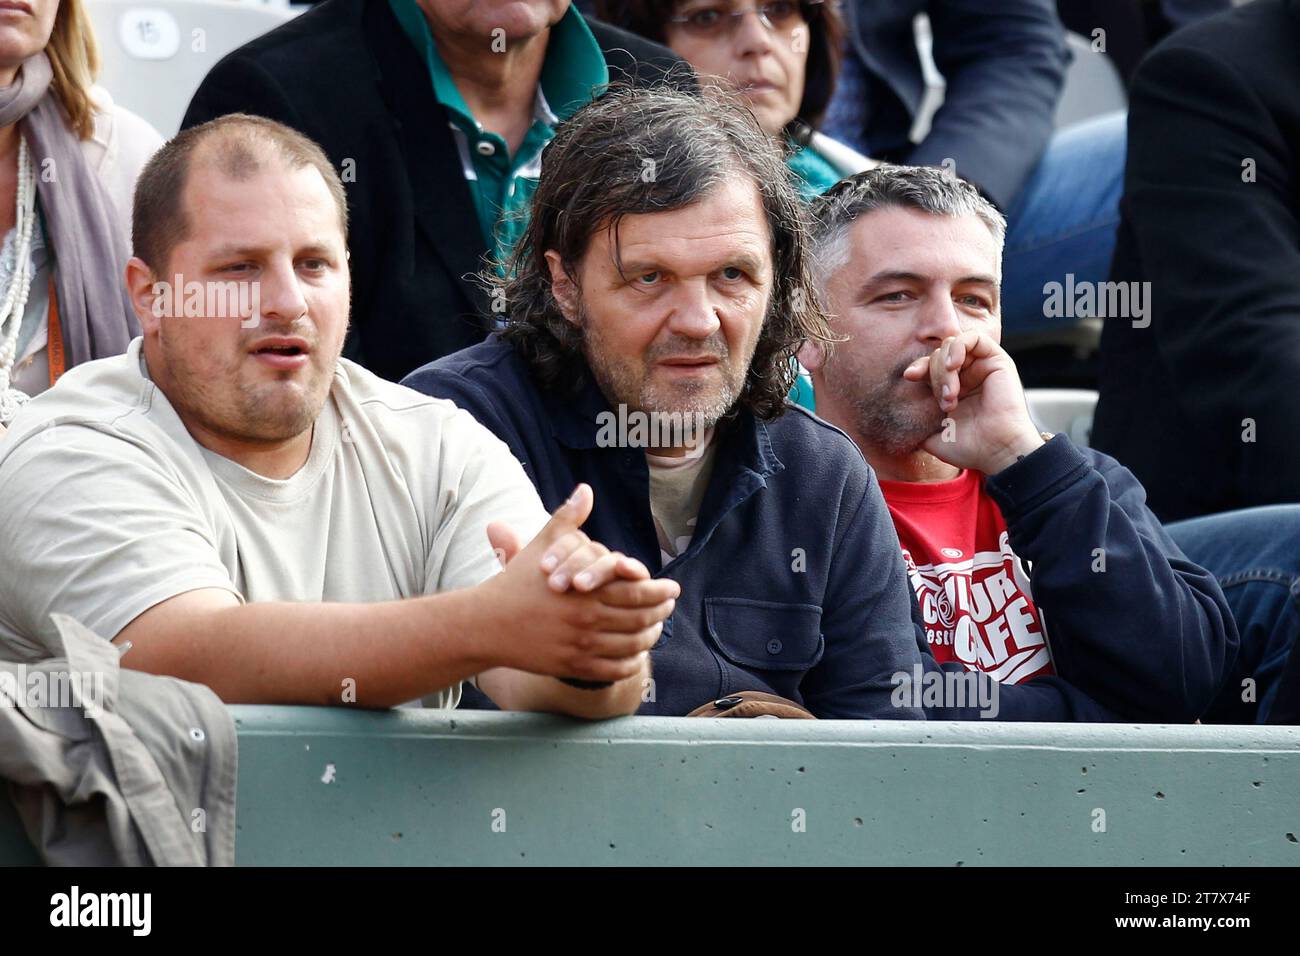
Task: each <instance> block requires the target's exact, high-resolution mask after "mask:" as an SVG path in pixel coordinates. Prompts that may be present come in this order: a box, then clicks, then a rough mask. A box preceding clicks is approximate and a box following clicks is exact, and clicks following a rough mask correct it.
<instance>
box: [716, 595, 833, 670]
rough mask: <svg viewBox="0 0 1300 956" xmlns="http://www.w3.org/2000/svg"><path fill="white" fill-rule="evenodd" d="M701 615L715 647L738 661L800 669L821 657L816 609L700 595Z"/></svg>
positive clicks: (746, 664)
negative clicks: (701, 599) (701, 597)
mask: <svg viewBox="0 0 1300 956" xmlns="http://www.w3.org/2000/svg"><path fill="white" fill-rule="evenodd" d="M704 617H705V622H706V623H707V625H708V628H709V636H710V637H712V638H713V642H714V644H716V645H717V647H718V650H720V651H721V652H722V654H723V655H724V656H725V657H726V658H727V659H728V660H730V661H732V662H733V663H735V664H739V665H740V666H741V667H752V668H754V669H756V670H769V671H806V670H808V669H809V668H811V667H812V666H813V665H815V664H816V663H817V662H818V661H819V660H821V659H822V653H823V652H824V650H825V647H826V641H825V640H824V639H823V637H822V632H821V623H822V609H821V608H819V607H817V606H816V605H815V604H784V603H781V602H778V601H753V600H750V599H748V598H723V597H711V598H705V599H704Z"/></svg>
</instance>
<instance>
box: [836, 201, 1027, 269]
mask: <svg viewBox="0 0 1300 956" xmlns="http://www.w3.org/2000/svg"><path fill="white" fill-rule="evenodd" d="M847 239H848V245H849V263H848V264H850V265H851V266H852V269H851V270H850V271H851V272H852V274H853V275H854V276H856V277H862V276H864V275H865V274H870V273H875V272H880V271H885V270H888V271H891V272H913V273H916V274H919V275H925V276H932V277H935V278H945V277H946V278H953V277H955V276H958V275H975V274H981V273H986V274H987V273H991V274H993V275H999V274H1001V263H1000V262H999V256H998V252H999V250H998V243H997V240H996V239H994V238H993V234H992V233H991V232H990V231H989V227H988V226H987V225H985V223H984V221H983V220H982V219H980V218H979V217H978V216H976V215H974V214H973V213H972V214H970V215H964V216H945V215H936V214H934V213H929V212H925V211H923V210H920V209H903V208H897V207H890V208H886V209H876V210H873V211H872V212H869V213H867V214H866V215H863V216H860V217H858V219H857V220H856V221H855V222H854V223H853V224H852V226H850V228H849V231H848V235H847Z"/></svg>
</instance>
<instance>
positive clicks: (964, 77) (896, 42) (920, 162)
mask: <svg viewBox="0 0 1300 956" xmlns="http://www.w3.org/2000/svg"><path fill="white" fill-rule="evenodd" d="M844 12H845V16H846V19H847V20H848V30H849V42H848V44H847V46H848V49H847V51H846V52H847V56H846V60H845V64H844V66H843V68H842V70H841V73H842V77H841V82H840V84H839V86H838V87H837V90H836V94H835V97H834V98H833V99H832V102H831V109H830V112H829V113H828V115H827V120H826V123H825V131H826V132H827V133H828V134H830V135H831V136H833V137H835V138H837V139H841V140H843V141H844V142H846V143H849V144H850V145H852V146H855V147H856V148H857V149H859V150H860V151H862V152H864V153H866V154H867V155H869V156H874V157H877V158H880V159H890V160H893V161H894V162H905V163H909V164H911V165H915V166H939V165H942V164H943V161H944V160H945V159H948V158H951V159H952V160H953V161H954V162H955V163H956V172H957V175H959V176H962V177H964V178H966V179H969V180H970V181H971V182H973V183H975V184H976V185H977V186H979V187H980V188H981V189H982V190H984V192H985V193H986V194H987V195H988V196H989V197H990V198H991V199H992V200H993V201H994V202H996V203H997V204H998V205H999V206H1000V207H1002V209H1004V210H1005V209H1007V208H1008V207H1010V205H1011V203H1012V202H1013V201H1014V199H1015V197H1016V196H1017V194H1019V192H1020V189H1021V187H1022V186H1024V184H1025V182H1026V180H1028V178H1029V174H1030V172H1031V171H1032V170H1033V168H1034V165H1035V164H1036V163H1037V162H1038V160H1039V158H1040V157H1041V156H1042V155H1043V150H1044V149H1046V148H1047V140H1048V138H1049V137H1050V136H1051V135H1052V128H1053V123H1054V118H1055V114H1056V102H1057V99H1058V98H1059V97H1060V94H1061V88H1062V86H1063V85H1064V83H1065V71H1066V67H1067V66H1068V65H1069V62H1070V53H1069V49H1068V48H1067V46H1066V44H1065V28H1064V27H1063V26H1062V25H1061V21H1060V19H1059V18H1058V17H1057V14H1056V6H1055V2H1054V0H870V2H866V0H849V2H848V3H845V4H844ZM918 13H926V14H929V17H930V32H931V34H932V36H933V40H934V46H933V52H934V61H935V65H936V66H937V67H938V69H939V72H940V73H941V74H943V77H944V81H945V82H946V84H947V87H946V90H945V93H944V103H943V106H942V107H940V109H939V112H938V113H937V114H935V117H934V121H933V123H932V124H931V127H930V132H929V133H928V134H927V135H926V137H925V139H924V140H922V141H921V143H920V144H919V145H917V146H915V147H914V146H913V145H912V143H911V141H910V140H909V138H908V134H909V132H910V130H911V128H912V123H913V120H914V119H915V117H916V114H917V111H918V109H919V108H920V105H921V99H922V97H923V96H924V94H925V78H924V77H923V76H922V73H921V60H920V56H919V55H918V53H917V50H916V42H915V40H914V39H913V34H912V21H913V20H914V19H915V18H916V15H917V14H918Z"/></svg>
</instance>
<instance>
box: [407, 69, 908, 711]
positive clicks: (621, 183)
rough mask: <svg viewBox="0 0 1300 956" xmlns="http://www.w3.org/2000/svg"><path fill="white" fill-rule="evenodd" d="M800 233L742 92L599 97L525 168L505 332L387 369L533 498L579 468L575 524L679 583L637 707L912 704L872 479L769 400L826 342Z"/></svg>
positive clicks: (851, 452) (902, 583)
mask: <svg viewBox="0 0 1300 956" xmlns="http://www.w3.org/2000/svg"><path fill="white" fill-rule="evenodd" d="M806 229H807V227H806V218H805V212H804V204H803V203H802V201H801V200H800V199H799V196H798V194H797V192H796V191H795V188H794V186H793V184H792V182H791V180H790V178H789V177H788V176H787V174H786V171H785V168H784V166H783V164H782V158H781V155H780V152H779V150H778V149H777V148H776V147H775V146H774V145H773V144H772V141H771V139H770V138H769V137H768V136H767V135H766V134H765V133H764V132H763V130H762V129H761V127H760V126H759V125H758V123H757V122H756V121H755V119H754V117H753V115H752V114H751V113H750V112H749V111H748V110H747V109H746V108H745V107H744V106H743V105H741V104H740V103H739V102H737V101H734V100H731V99H728V98H722V97H695V96H690V95H683V94H680V93H674V92H669V91H666V90H661V91H653V92H645V91H626V92H622V93H611V94H608V95H606V96H605V97H604V98H602V99H601V100H600V101H598V102H597V103H595V104H593V105H591V106H588V107H586V108H584V109H583V110H581V111H579V113H577V114H576V115H575V116H574V117H573V119H572V120H571V121H570V122H569V123H567V124H565V125H564V126H563V127H561V128H560V130H559V131H558V133H557V135H556V138H555V139H554V140H553V141H552V143H551V145H550V146H549V147H548V148H547V152H546V154H545V156H544V157H543V161H542V174H541V178H540V181H539V183H538V189H537V193H536V195H535V197H534V203H533V208H532V215H531V220H530V224H529V226H528V229H527V231H526V232H525V234H524V236H523V238H522V240H521V242H520V244H519V246H518V249H517V251H516V256H515V259H514V261H513V264H512V268H511V270H510V273H509V276H508V281H507V283H506V284H505V285H504V287H502V288H501V289H499V291H498V293H497V297H498V301H500V302H501V303H502V314H503V317H504V318H505V319H506V323H507V327H506V329H505V331H504V333H503V334H502V335H501V336H498V337H494V338H493V339H491V340H489V341H488V342H487V343H484V344H482V345H478V346H474V347H472V348H469V349H466V350H464V351H462V352H460V353H457V354H455V355H452V356H448V357H447V358H445V359H442V360H440V361H438V362H435V363H433V364H431V365H428V366H425V367H424V368H423V369H421V370H419V371H418V372H415V373H414V374H412V375H411V376H409V377H408V378H407V379H406V384H409V385H411V386H413V387H415V388H417V389H419V390H421V391H423V392H426V393H428V394H431V395H435V396H438V397H443V398H450V399H452V400H453V401H455V402H456V404H458V405H460V406H461V407H462V408H465V409H467V410H469V411H470V412H471V413H472V414H473V415H474V416H475V417H477V418H478V419H479V420H480V421H481V422H482V423H483V424H485V425H487V426H488V428H489V429H491V430H492V431H494V432H495V433H496V434H497V435H498V436H499V437H500V438H502V439H503V440H504V441H505V442H506V444H507V445H509V446H510V448H511V450H512V451H513V452H514V453H515V455H516V456H517V457H518V458H519V459H520V460H521V461H522V462H523V463H524V467H525V469H526V470H527V471H528V473H529V476H530V477H531V478H532V479H533V482H534V483H535V484H536V485H537V488H538V491H539V493H540V494H541V497H542V499H543V501H549V500H551V499H552V498H554V497H555V496H556V495H559V494H560V488H561V486H563V485H564V484H565V483H568V484H569V485H570V487H572V483H573V478H574V476H579V475H581V476H583V479H582V480H584V481H586V482H588V483H589V484H591V485H592V487H593V488H594V489H595V491H596V495H595V499H596V505H595V509H594V511H593V513H592V517H591V519H590V522H589V524H588V526H587V527H588V530H589V531H590V533H591V534H593V536H595V537H597V538H600V537H601V536H603V535H612V536H613V537H615V538H617V539H618V540H619V541H620V542H622V544H621V545H620V548H621V549H622V550H625V551H626V553H628V554H629V555H634V556H637V557H639V558H640V559H641V560H642V561H643V562H645V563H646V564H647V566H648V567H649V568H650V569H651V570H652V571H658V572H659V575H660V576H664V577H670V578H673V579H675V580H677V581H678V582H679V583H680V584H681V585H682V596H681V598H680V599H679V602H678V604H677V608H676V611H675V613H674V614H673V616H672V617H671V618H670V619H669V620H668V621H666V622H665V629H664V636H663V638H662V639H661V640H660V642H659V644H658V645H657V646H656V648H655V649H654V650H653V651H652V660H653V662H654V672H655V677H654V684H652V685H651V686H650V687H648V688H647V693H646V694H644V695H643V703H642V706H641V710H640V712H641V713H654V714H666V715H680V714H685V713H688V712H689V711H691V710H692V709H694V708H695V707H696V706H698V705H700V704H702V703H705V702H707V701H710V700H713V699H715V698H720V697H723V696H724V695H727V694H734V693H738V692H740V691H763V692H767V693H774V694H779V695H780V696H782V697H786V698H790V699H793V700H796V701H798V702H800V703H802V704H803V705H804V706H805V707H807V708H808V709H809V710H810V711H812V712H813V713H814V714H815V715H816V716H818V717H836V718H848V717H913V718H916V717H921V716H923V712H922V710H921V708H920V707H917V706H911V705H908V706H901V707H900V706H896V705H895V703H894V702H893V701H892V700H891V698H892V696H893V695H892V693H891V692H892V690H893V684H892V683H891V678H892V677H893V675H894V674H896V673H898V672H908V671H910V670H911V668H912V667H913V665H914V664H916V663H917V662H918V661H919V660H920V658H919V652H918V647H917V644H916V639H915V634H914V631H913V625H912V621H911V615H910V606H909V595H908V590H907V580H906V574H905V572H904V569H903V566H902V563H901V561H900V559H899V555H898V552H897V548H898V544H897V539H896V537H895V535H894V532H893V529H892V528H891V526H890V524H889V515H888V512H887V511H886V510H885V508H884V503H883V501H882V500H881V498H880V493H879V490H878V489H877V487H876V482H875V479H874V478H873V476H872V474H871V472H870V470H869V469H868V468H867V466H866V463H865V462H864V461H863V459H862V457H861V455H860V454H859V453H858V452H857V450H856V449H855V448H854V447H853V444H852V442H850V441H849V440H848V439H847V438H846V437H845V436H844V435H842V434H841V433H839V432H838V431H837V430H835V429H833V428H830V427H828V426H827V425H826V424H824V423H823V422H821V421H819V420H818V419H816V418H814V417H812V416H811V415H809V414H807V413H806V412H803V411H802V410H798V409H795V408H792V407H790V406H788V405H787V404H786V394H787V392H788V391H789V389H790V384H791V381H792V379H793V375H794V367H793V364H792V362H791V358H792V356H793V354H794V352H795V350H796V349H797V348H798V346H799V343H800V342H802V341H804V340H809V339H811V340H814V341H817V342H823V343H826V344H827V345H829V344H830V343H829V333H828V331H827V328H826V319H825V316H824V314H823V312H822V309H821V306H820V304H819V301H818V295H817V291H816V288H815V286H814V284H813V282H812V278H811V272H810V263H809V258H808V238H807V232H806ZM556 573H557V574H563V573H564V572H563V570H562V569H560V570H557V572H556ZM553 583H556V582H553Z"/></svg>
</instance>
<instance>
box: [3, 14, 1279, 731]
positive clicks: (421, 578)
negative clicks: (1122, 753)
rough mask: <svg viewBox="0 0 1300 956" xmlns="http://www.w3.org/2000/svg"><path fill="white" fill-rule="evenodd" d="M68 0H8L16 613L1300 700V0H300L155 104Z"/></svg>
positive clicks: (384, 678)
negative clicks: (1053, 412)
mask: <svg viewBox="0 0 1300 956" xmlns="http://www.w3.org/2000/svg"><path fill="white" fill-rule="evenodd" d="M85 2H93V0H32V2H31V3H30V10H22V9H18V8H15V9H12V10H7V11H5V12H4V15H3V17H0V233H3V234H4V241H3V245H2V246H0V657H2V658H5V659H14V660H28V659H30V660H34V659H36V658H37V657H39V654H40V647H41V646H42V644H43V642H42V640H40V639H39V638H40V637H41V636H43V635H45V634H47V633H48V632H49V631H50V630H51V629H52V628H53V627H54V623H53V622H52V620H51V615H52V614H56V613H63V614H68V615H71V616H72V617H74V618H75V619H77V620H78V621H80V622H81V623H82V624H84V625H85V626H87V627H89V628H90V629H92V630H93V631H95V632H96V633H97V634H99V635H100V636H101V637H103V638H104V639H105V640H109V641H112V642H114V643H115V644H117V645H118V647H119V648H120V649H121V650H122V652H123V653H124V655H125V656H124V657H123V664H124V666H126V667H131V668H137V669H140V670H144V671H149V672H152V673H157V674H167V675H171V676H174V677H179V678H182V679H186V680H191V681H195V682H198V683H202V684H206V685H208V686H210V687H211V688H213V690H215V691H216V692H217V693H218V694H219V695H220V697H221V698H222V699H223V700H226V701H228V702H241V703H245V702H248V703H307V704H321V705H331V704H333V705H349V706H362V707H380V708H382V707H393V706H404V705H405V706H418V705H424V706H433V707H455V706H462V707H481V708H491V707H499V708H502V709H513V710H534V711H552V712H558V713H565V714H570V715H574V716H579V717H585V718H589V719H598V718H604V717H610V716H616V715H621V714H630V713H641V714H654V715H662V716H685V715H688V714H692V713H696V712H698V711H699V710H700V709H701V707H703V706H705V705H710V703H711V702H714V701H733V702H734V701H739V700H740V699H741V698H742V697H744V696H745V695H749V696H750V697H752V698H753V703H754V705H755V706H754V707H751V708H749V709H747V710H746V713H752V712H755V710H758V711H761V710H763V708H764V707H767V708H768V710H769V712H770V713H771V714H772V715H773V716H788V715H790V714H792V713H798V714H800V715H810V716H813V717H817V718H840V719H844V718H864V719H865V718H898V719H917V720H924V719H958V720H972V719H986V718H997V719H1003V720H1081V721H1134V720H1140V721H1157V722H1184V723H1193V722H1197V721H1200V722H1205V723H1209V722H1225V723H1269V722H1272V723H1295V722H1298V721H1300V653H1296V652H1295V643H1296V636H1297V634H1298V633H1300V454H1297V453H1296V451H1295V447H1296V440H1297V435H1300V394H1298V393H1297V392H1296V390H1295V389H1292V388H1287V387H1286V386H1287V384H1288V383H1289V382H1290V375H1289V373H1290V371H1291V370H1292V368H1293V366H1295V365H1296V364H1297V363H1300V184H1298V183H1297V176H1298V175H1300V93H1297V91H1300V72H1298V67H1297V63H1298V62H1300V61H1297V59H1296V57H1295V50H1296V49H1297V46H1298V45H1300V0H1253V2H1250V3H1247V4H1245V5H1241V6H1238V7H1236V8H1235V9H1226V8H1227V7H1228V6H1229V4H1227V3H1226V2H1221V0H1215V2H1203V3H1192V2H1187V0H1183V2H1174V0H1165V2H1163V3H1138V2H1136V0H1134V2H1133V3H1132V4H1128V5H1122V6H1123V10H1122V11H1121V12H1120V13H1117V9H1116V7H1115V5H1109V6H1110V7H1111V9H1110V11H1109V12H1101V11H1097V10H1094V9H1092V5H1088V4H1082V3H1072V2H1069V3H1067V2H1066V0H1061V2H1060V3H1059V4H1055V3H1053V2H1051V0H997V2H993V0H870V2H868V0H592V2H580V3H577V4H571V3H570V2H569V0H528V2H513V3H508V4H507V3H496V2H483V0H324V2H322V3H319V4H317V5H316V6H314V7H312V8H311V9H310V10H308V11H307V12H305V13H303V14H301V15H298V16H296V17H294V18H293V19H291V20H289V21H288V22H286V23H285V24H284V25H282V26H280V27H278V28H276V29H274V30H272V31H270V32H269V33H266V34H265V35H263V36H261V37H259V38H257V39H255V40H253V41H252V42H250V43H248V44H246V45H245V46H243V47H241V48H239V49H237V50H234V51H233V52H231V53H229V54H228V55H226V56H225V57H223V58H222V59H221V60H220V61H219V62H218V63H217V64H216V66H215V67H214V68H213V69H212V70H211V71H210V72H209V73H208V75H207V77H206V78H205V79H204V80H203V82H202V84H201V85H200V86H199V88H198V89H197V91H196V92H195V93H194V96H193V99H192V102H191V103H190V106H189V109H188V111H187V113H186V115H185V118H184V121H183V124H182V129H181V131H180V132H179V133H177V134H176V135H175V136H173V137H171V138H170V139H169V140H167V141H166V142H165V143H164V142H163V139H162V137H161V136H159V134H158V133H157V132H156V131H155V130H153V129H152V128H151V127H150V126H149V124H148V123H146V122H145V121H144V120H142V119H140V118H139V117H138V116H136V115H135V114H133V113H131V112H130V111H129V110H127V109H125V108H123V107H122V106H120V105H117V104H115V103H114V102H113V101H112V99H111V98H110V97H109V95H108V93H107V92H105V91H104V90H103V89H101V88H100V87H98V86H96V85H95V76H96V71H97V68H98V54H97V52H96V44H95V40H94V37H93V35H92V34H91V31H90V27H89V21H88V18H87V16H86V11H85V9H84V7H83V6H82V4H83V3H85ZM1058 6H1059V9H1058ZM922 16H923V17H924V21H925V23H927V24H928V27H927V28H926V30H927V35H928V36H929V38H930V42H929V44H928V50H929V51H930V52H929V56H930V59H931V61H932V65H933V67H934V68H935V69H936V70H937V71H938V73H939V75H940V76H941V77H942V79H943V83H944V92H943V101H942V105H940V106H939V107H938V109H937V111H936V112H934V113H933V115H932V116H926V117H924V122H923V123H922V122H921V120H922V118H923V117H922V113H923V101H924V100H925V99H926V96H927V84H926V80H925V76H926V71H927V68H928V65H930V64H927V63H926V62H925V50H924V49H923V48H922V46H921V45H918V42H917V33H916V30H917V24H918V18H921V17H922ZM1063 20H1064V23H1063ZM1137 23H1140V25H1141V28H1140V29H1139V28H1138V26H1136V25H1134V24H1137ZM1066 24H1068V26H1069V27H1070V29H1072V30H1073V31H1074V32H1076V33H1078V34H1080V35H1081V36H1082V37H1083V38H1084V40H1085V42H1088V43H1091V44H1092V47H1091V51H1092V52H1090V53H1089V52H1081V50H1080V47H1079V45H1078V44H1077V43H1076V44H1074V50H1075V52H1073V53H1071V44H1069V43H1068V42H1067V34H1066ZM1099 37H1100V38H1101V39H1100V41H1099V39H1098V38H1099ZM1088 55H1096V56H1106V55H1109V56H1110V57H1112V58H1113V59H1114V61H1115V62H1116V63H1117V64H1118V65H1119V69H1120V72H1121V74H1122V76H1123V77H1124V80H1125V83H1126V85H1127V88H1128V90H1129V95H1130V105H1129V108H1128V109H1127V110H1116V111H1108V112H1105V113H1102V114H1101V115H1097V116H1093V117H1091V118H1089V119H1087V120H1085V121H1082V122H1078V123H1075V124H1073V125H1069V126H1066V127H1064V128H1058V126H1057V124H1056V110H1057V105H1058V103H1059V101H1060V98H1061V94H1062V89H1063V88H1064V86H1065V84H1066V83H1067V82H1068V79H1069V75H1070V74H1069V70H1070V64H1071V58H1072V57H1079V56H1088ZM1063 303H1064V305H1065V307H1064V308H1062V304H1063ZM1076 306H1077V308H1076ZM1081 318H1090V319H1100V320H1101V322H1102V332H1101V338H1100V347H1099V348H1100V351H1099V361H1098V363H1097V367H1098V368H1099V372H1098V373H1097V377H1096V380H1095V382H1093V384H1095V385H1096V386H1097V388H1098V390H1099V391H1100V400H1099V403H1098V406H1097V410H1096V418H1095V427H1094V428H1093V431H1092V440H1091V441H1090V442H1089V443H1088V444H1083V443H1082V442H1077V441H1075V440H1074V439H1072V438H1071V437H1069V436H1067V435H1065V434H1052V433H1049V432H1044V431H1042V430H1040V428H1039V427H1038V425H1037V424H1036V423H1035V420H1034V417H1033V415H1032V414H1031V405H1032V400H1031V398H1029V397H1027V392H1026V387H1025V381H1024V376H1023V375H1022V373H1021V371H1020V370H1019V369H1018V367H1017V361H1016V355H1017V354H1018V353H1017V352H1016V347H1015V345H1014V343H1016V342H1020V343H1026V342H1031V341H1038V340H1040V339H1042V338H1043V337H1044V336H1047V337H1048V338H1050V337H1051V336H1053V335H1055V334H1058V333H1059V332H1060V331H1061V330H1062V329H1066V328H1069V327H1073V326H1075V325H1077V324H1078V322H1079V320H1080V319H1081ZM1058 371H1059V375H1060V377H1061V381H1062V382H1064V381H1066V380H1067V379H1068V380H1069V381H1074V380H1075V377H1076V376H1077V374H1078V370H1077V369H1070V370H1068V372H1067V370H1066V369H1064V368H1061V369H1059V370H1058ZM1051 373H1052V370H1051V369H1049V370H1048V377H1049V380H1050V378H1051ZM1041 375H1042V368H1041V367H1038V368H1037V369H1036V371H1035V380H1037V379H1038V378H1040V377H1041ZM764 702H766V703H764ZM718 706H723V705H722V704H719V705H718Z"/></svg>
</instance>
